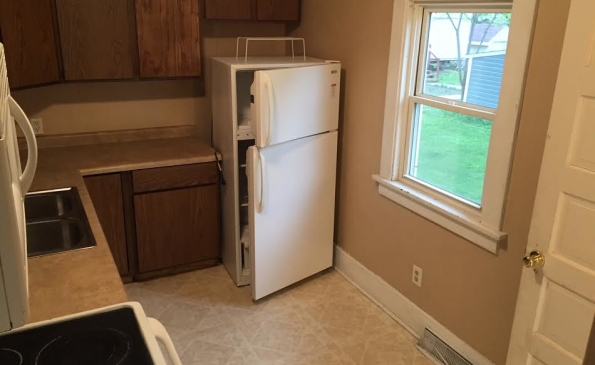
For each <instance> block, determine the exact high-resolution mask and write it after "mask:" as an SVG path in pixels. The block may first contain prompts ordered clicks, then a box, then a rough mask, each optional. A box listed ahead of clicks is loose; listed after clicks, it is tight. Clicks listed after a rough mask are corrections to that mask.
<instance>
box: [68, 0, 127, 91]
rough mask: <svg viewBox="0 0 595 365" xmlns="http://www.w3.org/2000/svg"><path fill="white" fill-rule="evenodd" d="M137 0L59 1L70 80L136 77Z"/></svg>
mask: <svg viewBox="0 0 595 365" xmlns="http://www.w3.org/2000/svg"><path fill="white" fill-rule="evenodd" d="M132 1H133V0H101V1H97V0H56V10H57V14H58V24H59V27H60V41H61V46H62V60H63V63H64V76H65V78H66V80H97V79H127V78H132V77H133V76H134V67H133V54H134V52H136V50H135V47H134V46H133V44H134V41H133V39H134V31H135V29H134V6H133V3H132Z"/></svg>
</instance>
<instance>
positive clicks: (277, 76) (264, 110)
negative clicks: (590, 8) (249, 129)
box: [252, 63, 341, 147]
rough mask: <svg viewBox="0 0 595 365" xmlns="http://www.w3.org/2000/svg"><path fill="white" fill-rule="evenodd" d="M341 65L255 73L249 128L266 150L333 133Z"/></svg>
mask: <svg viewBox="0 0 595 365" xmlns="http://www.w3.org/2000/svg"><path fill="white" fill-rule="evenodd" d="M340 82H341V64H340V63H329V64H326V65H320V66H310V67H296V68H284V69H277V70H264V71H256V72H255V73H254V84H253V88H252V92H253V95H254V104H252V125H253V127H254V134H255V138H256V146H258V147H266V146H272V145H274V144H279V143H283V142H287V141H291V140H294V139H298V138H302V137H306V136H312V135H315V134H318V133H323V132H327V131H334V130H337V127H338V123H339V122H338V120H339V91H340V87H341V86H340Z"/></svg>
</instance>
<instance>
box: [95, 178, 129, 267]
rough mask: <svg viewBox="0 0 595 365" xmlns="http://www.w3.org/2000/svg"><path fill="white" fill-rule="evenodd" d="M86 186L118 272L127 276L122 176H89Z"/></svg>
mask: <svg viewBox="0 0 595 365" xmlns="http://www.w3.org/2000/svg"><path fill="white" fill-rule="evenodd" d="M85 185H86V186H87V190H88V191H89V195H90V196H91V200H92V201H93V206H94V207H95V212H97V217H98V218H99V223H100V224H101V228H102V229H103V233H104V234H105V238H106V239H107V243H108V244H109V247H110V249H111V251H112V255H113V257H114V261H115V262H116V266H117V267H118V271H119V272H120V275H127V274H128V273H129V270H128V253H127V248H126V229H125V223H124V222H125V221H124V205H123V200H122V181H121V179H120V174H108V175H97V176H88V177H85Z"/></svg>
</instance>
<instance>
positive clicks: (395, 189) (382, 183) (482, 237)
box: [372, 175, 507, 254]
mask: <svg viewBox="0 0 595 365" xmlns="http://www.w3.org/2000/svg"><path fill="white" fill-rule="evenodd" d="M372 178H373V179H374V180H375V181H377V182H378V183H379V186H378V192H379V193H380V194H381V195H382V196H384V197H386V198H388V199H390V200H392V201H394V202H395V203H397V204H399V205H402V206H403V207H405V208H407V209H409V210H411V211H413V212H415V213H417V214H419V215H421V216H422V217H424V218H426V219H429V220H431V221H432V222H434V223H436V224H438V225H440V226H442V227H444V228H446V229H448V230H449V231H451V232H453V233H456V234H458V235H459V236H461V237H463V238H465V239H467V240H469V241H470V242H472V243H474V244H476V245H478V246H480V247H482V248H484V249H486V250H488V251H490V252H492V253H494V254H497V253H498V248H499V246H500V244H501V243H502V242H504V241H505V240H506V238H507V233H506V232H502V231H499V230H496V229H494V228H492V227H489V226H487V225H485V224H483V223H482V222H481V216H480V215H479V214H477V215H473V214H470V213H469V212H467V211H463V210H461V209H457V208H456V207H453V206H452V205H449V204H447V203H445V202H442V201H440V200H438V199H436V198H434V197H431V196H428V195H426V194H424V193H422V192H420V191H419V190H417V189H413V188H411V187H410V186H407V185H405V184H402V183H400V182H397V181H391V180H388V179H385V178H383V177H381V176H380V175H372Z"/></svg>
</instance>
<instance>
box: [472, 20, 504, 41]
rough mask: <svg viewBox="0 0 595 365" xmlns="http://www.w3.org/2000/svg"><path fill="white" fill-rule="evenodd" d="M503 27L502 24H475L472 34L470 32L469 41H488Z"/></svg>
mask: <svg viewBox="0 0 595 365" xmlns="http://www.w3.org/2000/svg"><path fill="white" fill-rule="evenodd" d="M504 27H505V26H504V25H498V24H475V27H474V28H473V34H471V42H472V43H480V42H482V40H483V42H482V43H484V44H485V43H490V41H491V40H492V39H493V38H494V37H495V36H496V34H498V33H500V31H501V30H502V29H503V28H504ZM484 35H485V37H484Z"/></svg>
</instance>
